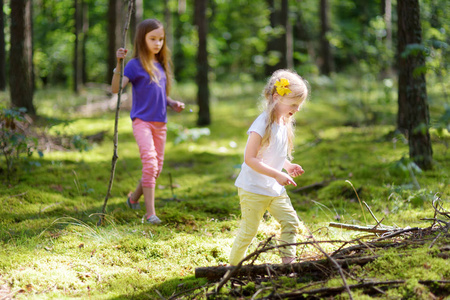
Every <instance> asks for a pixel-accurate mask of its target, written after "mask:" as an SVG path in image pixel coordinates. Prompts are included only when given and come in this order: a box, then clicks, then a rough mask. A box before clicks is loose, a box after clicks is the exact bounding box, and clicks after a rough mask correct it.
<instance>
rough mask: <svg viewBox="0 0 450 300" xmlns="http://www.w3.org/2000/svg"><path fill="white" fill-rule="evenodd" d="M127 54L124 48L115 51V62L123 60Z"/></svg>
mask: <svg viewBox="0 0 450 300" xmlns="http://www.w3.org/2000/svg"><path fill="white" fill-rule="evenodd" d="M127 52H128V50H127V49H124V48H119V49H117V52H116V57H117V60H120V59H125V57H126V56H127Z"/></svg>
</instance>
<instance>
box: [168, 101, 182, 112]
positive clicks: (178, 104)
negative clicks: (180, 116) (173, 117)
mask: <svg viewBox="0 0 450 300" xmlns="http://www.w3.org/2000/svg"><path fill="white" fill-rule="evenodd" d="M169 106H170V108H172V110H174V111H176V112H178V113H179V112H181V111H183V109H184V103H183V102H180V101H172V102H170V103H169Z"/></svg>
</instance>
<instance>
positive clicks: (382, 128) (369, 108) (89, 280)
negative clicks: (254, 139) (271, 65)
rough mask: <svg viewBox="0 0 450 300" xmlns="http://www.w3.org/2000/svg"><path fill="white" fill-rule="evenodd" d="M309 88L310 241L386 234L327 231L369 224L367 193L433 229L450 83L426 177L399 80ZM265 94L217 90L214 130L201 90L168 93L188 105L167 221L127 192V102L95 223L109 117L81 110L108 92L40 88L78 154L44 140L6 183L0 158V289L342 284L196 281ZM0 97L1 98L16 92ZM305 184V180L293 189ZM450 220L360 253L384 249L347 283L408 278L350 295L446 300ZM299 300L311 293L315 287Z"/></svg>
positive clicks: (326, 284)
mask: <svg viewBox="0 0 450 300" xmlns="http://www.w3.org/2000/svg"><path fill="white" fill-rule="evenodd" d="M310 82H311V85H312V95H311V99H310V101H309V102H308V103H307V104H306V105H305V106H304V108H303V110H302V111H300V112H299V113H298V114H297V115H296V119H297V127H296V140H295V153H294V161H295V162H297V163H299V164H300V165H302V167H303V168H304V169H305V171H306V172H305V174H304V175H303V176H301V177H300V178H297V179H296V182H297V184H298V187H289V188H288V193H289V195H290V196H291V199H292V203H293V205H294V207H295V209H296V210H297V212H298V215H299V216H300V218H301V219H302V220H303V221H304V223H305V225H306V226H307V227H308V228H309V229H310V230H311V232H312V233H313V234H314V238H315V239H316V240H317V241H330V242H327V243H322V244H321V249H322V250H323V251H324V252H325V253H327V254H331V253H333V252H334V251H336V250H338V249H339V247H341V246H342V245H343V243H342V242H339V243H333V242H331V241H352V240H355V239H360V240H361V241H363V242H365V243H369V242H370V241H371V240H374V239H376V238H377V237H376V236H375V235H372V236H371V237H364V236H367V235H368V234H367V233H364V232H359V231H349V230H341V229H339V228H334V227H330V226H329V223H330V222H338V223H345V224H353V225H360V226H367V225H375V224H376V222H375V221H374V219H373V218H372V217H371V216H370V214H369V213H368V210H367V209H366V208H365V207H362V206H361V202H360V201H364V202H366V203H367V204H368V206H369V207H370V208H371V210H372V212H373V213H374V215H375V216H376V217H377V218H378V219H379V220H381V219H383V220H382V224H383V225H386V226H391V227H394V228H407V227H419V228H428V227H429V226H431V225H432V223H433V221H430V220H424V219H426V218H435V217H436V216H435V210H434V209H433V207H432V202H433V200H434V199H436V198H439V199H440V201H439V203H440V204H441V205H442V207H443V209H444V210H446V211H449V210H450V205H449V193H450V188H449V174H450V172H449V170H450V160H449V149H448V145H449V141H450V135H449V133H448V131H447V130H445V129H444V130H438V129H437V128H438V126H437V125H438V124H440V123H439V122H442V120H444V121H445V118H443V116H444V114H445V112H446V110H447V112H448V109H449V108H448V106H447V107H446V103H447V102H448V99H445V96H444V95H445V93H444V92H443V91H444V90H445V89H446V90H449V84H448V82H449V81H448V80H447V81H446V82H447V83H444V84H446V86H443V83H440V82H437V81H436V83H433V79H432V78H431V79H429V80H428V84H429V87H430V88H429V89H428V97H429V103H430V114H431V121H432V127H431V129H430V132H431V137H432V142H433V159H434V168H433V170H431V171H421V170H418V169H417V168H415V167H414V165H413V164H411V162H410V161H409V159H408V153H409V150H408V145H407V142H406V140H405V139H404V137H403V136H402V135H400V134H397V133H396V132H395V123H396V113H397V111H396V109H397V105H396V100H395V99H396V88H395V84H393V87H390V85H388V86H385V85H383V81H378V80H375V79H373V80H363V79H358V80H356V79H352V78H350V77H349V76H346V77H335V78H332V79H327V78H321V77H317V78H311V79H310ZM262 88H263V83H250V82H249V83H239V84H238V83H234V84H213V85H212V87H211V94H212V97H211V116H212V125H210V126H208V127H207V128H196V126H195V122H196V117H197V108H196V106H195V101H194V99H195V93H196V89H195V86H194V85H192V84H183V85H176V86H175V90H174V95H173V97H174V98H175V99H182V100H184V101H185V102H186V104H187V105H186V106H187V108H186V110H185V111H184V112H183V113H181V114H175V113H171V114H170V115H169V124H168V128H169V130H168V142H167V146H166V156H165V165H164V170H163V172H162V174H161V177H160V178H159V179H158V182H157V191H156V194H157V201H156V209H157V213H158V215H159V217H160V218H161V219H162V221H163V223H162V224H161V225H157V226H155V225H148V224H143V223H142V222H141V218H142V216H143V214H144V209H142V210H140V211H134V210H131V209H128V208H127V207H126V205H125V200H126V195H127V194H128V192H129V191H131V190H132V189H133V188H134V187H135V185H136V183H137V181H138V180H139V178H140V174H141V165H140V159H139V153H138V150H137V146H136V143H135V141H134V137H133V134H132V131H131V122H130V119H129V117H128V113H129V112H128V111H127V110H126V109H125V107H124V109H122V110H121V113H120V121H119V146H118V153H119V159H118V161H117V168H116V172H115V178H114V185H113V188H112V193H111V197H110V198H109V200H108V204H107V215H106V219H105V220H106V222H105V224H104V225H103V226H100V227H98V226H96V224H97V222H98V220H99V212H101V209H102V205H103V201H104V198H105V193H106V191H107V185H108V181H109V176H110V169H111V158H112V155H113V143H112V137H113V129H114V112H113V111H103V112H97V113H95V114H93V115H91V116H86V115H83V114H81V113H80V112H79V110H78V109H77V107H79V106H80V105H82V104H86V101H87V100H86V99H94V100H95V99H96V98H100V97H103V92H102V91H99V90H95V89H94V88H90V89H86V90H85V91H84V92H83V93H82V94H81V95H79V96H73V95H71V94H70V92H69V91H65V90H60V89H57V88H51V89H47V90H44V91H38V92H37V94H36V95H35V105H36V107H37V111H38V114H39V115H40V118H39V119H38V120H36V121H35V122H34V125H33V126H34V127H33V128H34V130H35V131H36V132H38V133H39V134H40V135H41V136H47V137H48V136H51V137H53V140H52V141H53V142H54V141H56V140H58V141H60V143H61V144H63V141H65V143H66V144H65V145H66V147H65V148H71V150H64V149H63V148H62V147H61V148H60V149H59V150H55V149H54V147H53V148H52V145H51V143H50V142H49V141H48V143H47V145H41V147H42V150H43V153H44V156H43V157H39V156H38V155H37V153H34V154H33V156H32V157H31V158H30V159H24V160H22V161H21V163H20V165H18V168H17V169H16V171H15V173H14V174H13V176H12V177H11V179H10V180H7V179H6V174H5V168H4V166H3V165H1V167H2V173H1V174H0V176H1V177H0V180H1V182H0V184H1V185H0V202H1V205H0V216H1V218H0V237H1V239H0V299H10V298H14V299H64V298H71V299H72V298H78V299H168V298H170V297H171V296H173V295H176V294H179V293H182V292H183V291H186V290H190V291H189V292H186V293H184V294H179V296H177V297H185V298H193V297H194V296H195V297H197V299H204V298H206V297H207V295H208V294H210V296H209V297H211V298H214V297H215V298H223V299H229V298H241V299H252V297H253V299H259V298H263V297H266V299H277V294H278V295H282V294H287V293H289V292H290V293H292V292H293V291H295V290H300V289H303V290H304V291H307V290H308V289H318V288H331V287H342V286H343V281H342V277H341V276H340V275H339V272H338V271H337V269H335V270H334V271H333V272H328V273H327V276H325V277H323V278H322V279H321V281H319V282H317V281H314V278H313V277H314V276H312V274H307V273H306V274H295V273H294V274H290V275H289V274H288V275H287V276H280V277H275V276H274V277H271V278H270V279H267V277H266V279H265V280H262V279H261V278H259V279H255V280H249V279H248V278H246V279H241V280H231V281H228V282H227V284H226V285H225V286H224V288H223V289H222V290H221V291H220V293H218V294H216V295H215V294H211V293H212V292H213V291H214V287H215V285H214V283H211V282H208V281H207V280H206V279H205V278H195V276H194V272H195V269H196V268H199V267H206V266H219V265H222V264H226V263H227V260H228V255H229V252H230V249H231V246H232V243H233V239H234V237H235V235H236V232H237V230H238V226H239V220H240V210H239V201H238V197H237V192H236V188H235V187H234V180H235V178H236V176H237V174H238V173H239V167H240V164H241V163H242V159H243V151H244V147H245V143H246V139H247V135H246V130H247V128H248V127H249V125H250V124H251V122H252V121H253V120H254V118H255V117H256V116H257V115H258V114H259V112H260V105H259V100H260V96H259V95H260V91H261V90H262ZM0 99H1V101H0V103H1V105H2V106H3V107H5V106H6V105H7V103H8V101H9V100H8V95H7V93H5V94H2V95H1V98H0ZM447 105H448V104H447ZM190 110H192V112H190ZM447 122H448V120H447ZM447 126H448V125H447ZM99 132H104V138H103V139H101V140H98V141H96V142H92V141H89V140H87V139H86V136H90V135H94V134H97V133H99ZM67 145H69V146H67ZM51 149H53V150H51ZM50 150H51V151H50ZM0 163H2V164H3V163H4V161H3V160H1V161H0ZM318 183H320V184H318ZM308 185H311V188H309V189H305V190H302V191H299V190H298V189H299V188H302V187H305V186H308ZM358 197H359V199H358ZM447 222H448V220H447ZM447 224H448V223H447ZM446 230H447V231H446ZM446 230H442V231H439V232H438V231H436V232H433V233H430V234H429V235H426V236H419V237H417V239H420V240H421V241H422V242H421V243H420V244H417V243H402V242H403V241H404V238H403V237H401V236H400V237H398V238H397V239H396V240H394V241H395V242H398V243H399V244H398V245H399V246H398V247H378V248H377V247H375V248H373V249H372V250H370V251H368V252H365V255H377V256H379V257H378V258H377V259H375V260H373V261H371V262H369V263H367V264H365V265H362V266H358V265H354V266H351V267H350V268H349V269H345V270H343V272H344V276H345V278H346V279H347V284H348V285H349V286H353V285H357V284H361V282H362V281H361V279H364V280H366V281H365V282H367V281H368V280H372V281H394V280H398V281H399V283H398V284H394V285H390V286H389V288H384V287H375V288H371V289H369V290H367V289H361V288H359V289H357V288H354V289H352V296H353V298H354V299H369V298H370V299H373V298H378V299H450V298H449V296H448V295H449V294H450V285H449V284H448V283H447V284H445V281H448V280H450V261H449V259H448V251H447V250H445V249H446V248H445V247H448V244H449V242H450V238H449V235H448V228H447V229H446ZM278 231H279V228H278V224H277V223H276V222H275V221H274V220H273V219H272V218H271V217H270V216H269V215H267V216H265V218H264V220H263V222H262V224H261V226H260V230H259V233H258V234H257V236H256V239H255V240H254V242H253V244H252V245H251V247H250V249H249V253H251V252H253V251H255V250H256V249H258V245H259V244H260V243H261V242H264V241H266V239H267V238H268V237H269V236H271V235H272V234H275V235H276V234H277V233H278ZM439 234H440V235H439ZM408 238H410V236H409V237H408ZM274 239H276V236H275V237H274ZM394 241H393V240H389V242H394ZM299 242H301V241H300V240H299ZM386 243H388V242H386ZM354 244H355V243H354ZM354 244H353V245H354ZM356 244H361V243H356ZM348 246H350V245H348ZM430 246H431V247H430ZM344 248H345V246H344ZM443 249H444V250H443ZM297 255H298V258H297V262H305V261H316V260H321V259H325V258H326V257H325V255H324V254H323V253H322V252H321V250H319V249H318V248H317V247H314V246H313V245H306V246H299V247H298V250H297ZM279 262H280V259H279V256H278V254H277V252H276V251H267V252H263V253H261V254H260V255H259V256H258V257H257V259H256V261H255V262H254V264H255V265H261V264H266V263H267V264H278V263H279ZM425 281H427V282H432V283H430V284H427V283H426V282H425ZM438 281H441V283H439V282H438ZM442 282H444V283H442ZM308 285H310V287H307V286H308ZM195 287H199V288H198V289H194V288H195ZM305 287H306V288H305ZM377 289H378V291H377ZM295 297H297V296H295ZM295 297H294V296H293V298H291V299H297V298H295ZM298 297H305V298H308V297H310V298H311V299H315V298H314V297H315V296H312V295H309V296H308V293H307V292H305V293H303V294H302V296H298ZM323 297H328V298H331V297H334V298H336V299H348V298H349V294H348V293H347V292H346V291H345V290H344V291H342V292H340V293H336V294H333V295H328V296H323ZM286 298H287V297H286Z"/></svg>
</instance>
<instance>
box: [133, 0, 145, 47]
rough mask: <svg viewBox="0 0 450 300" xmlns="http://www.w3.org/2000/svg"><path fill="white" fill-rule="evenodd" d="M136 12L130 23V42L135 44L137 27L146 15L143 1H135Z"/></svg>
mask: <svg viewBox="0 0 450 300" xmlns="http://www.w3.org/2000/svg"><path fill="white" fill-rule="evenodd" d="M133 7H134V10H133V12H132V14H131V23H130V41H131V42H132V43H133V41H134V35H135V34H136V26H137V25H138V24H139V23H140V22H141V21H142V17H143V15H144V4H143V3H142V0H133Z"/></svg>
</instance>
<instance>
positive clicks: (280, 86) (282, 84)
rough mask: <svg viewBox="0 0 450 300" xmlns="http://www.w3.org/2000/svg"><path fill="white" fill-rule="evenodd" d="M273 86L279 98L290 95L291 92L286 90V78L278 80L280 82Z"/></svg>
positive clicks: (287, 84) (287, 81)
mask: <svg viewBox="0 0 450 300" xmlns="http://www.w3.org/2000/svg"><path fill="white" fill-rule="evenodd" d="M275 86H276V88H277V93H278V95H280V96H284V95H288V94H290V93H292V91H291V90H290V89H289V88H288V86H289V80H287V79H286V78H280V80H277V82H275Z"/></svg>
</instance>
